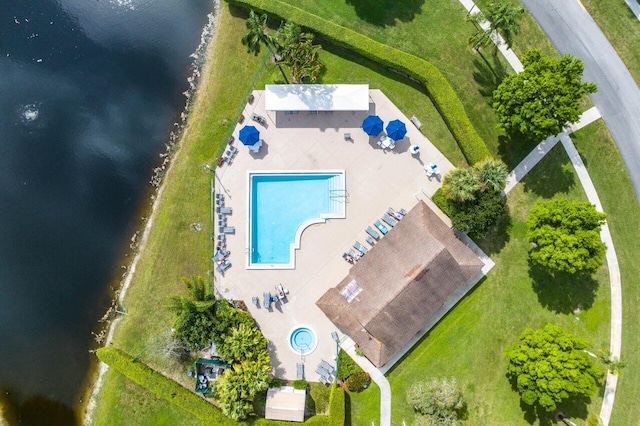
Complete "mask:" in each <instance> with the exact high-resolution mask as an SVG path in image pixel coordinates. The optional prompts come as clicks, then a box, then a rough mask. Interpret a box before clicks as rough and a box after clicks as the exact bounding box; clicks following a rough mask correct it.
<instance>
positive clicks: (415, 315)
mask: <svg viewBox="0 0 640 426" xmlns="http://www.w3.org/2000/svg"><path fill="white" fill-rule="evenodd" d="M482 266H483V262H482V260H480V258H478V256H476V255H475V253H474V252H473V251H472V250H471V249H470V248H469V247H467V246H466V245H465V244H464V243H463V242H462V241H460V240H459V239H458V238H457V237H456V235H455V234H454V232H453V230H452V229H451V228H449V227H448V226H447V225H446V224H445V223H444V222H443V221H442V220H441V219H440V218H439V217H438V216H437V215H436V214H435V213H434V212H433V211H432V210H431V209H430V208H429V207H428V206H427V205H426V204H425V203H424V202H422V201H421V202H419V203H418V204H417V205H416V206H415V207H414V208H413V209H411V210H410V211H409V212H408V213H407V214H406V216H405V217H404V218H403V219H402V220H401V221H400V222H399V223H398V224H397V225H396V226H395V227H394V228H392V229H391V230H390V231H389V233H388V234H387V235H385V236H384V237H383V238H382V239H381V240H380V241H379V242H378V243H377V244H376V245H375V246H374V247H373V248H371V249H370V250H369V252H368V253H367V255H366V256H363V257H362V259H360V260H359V261H358V262H357V263H356V264H355V265H353V266H352V267H351V268H350V270H349V274H348V275H347V276H346V277H345V278H344V279H343V280H342V281H341V282H340V283H339V284H338V285H337V286H336V287H334V288H331V289H329V290H328V291H327V292H326V293H325V294H324V295H323V296H322V297H320V299H318V301H317V302H316V305H317V306H318V307H319V308H320V309H321V310H322V311H323V312H324V314H325V315H326V316H327V317H328V318H329V319H330V320H331V321H332V322H333V323H334V324H335V325H336V326H337V327H338V328H340V329H341V330H342V331H343V332H344V333H345V334H347V335H348V336H349V337H351V338H352V339H353V340H354V341H355V342H356V343H357V344H358V346H359V348H360V350H361V351H362V352H363V353H364V355H365V356H366V357H367V358H368V359H369V361H371V362H372V363H373V364H374V365H375V366H377V367H381V366H383V365H384V364H385V363H386V362H387V361H388V360H389V359H390V358H391V357H392V356H393V355H394V354H395V353H396V352H397V351H398V350H400V349H401V348H402V347H403V346H404V345H405V344H406V343H407V342H408V341H409V340H410V339H411V338H412V337H413V336H414V335H415V334H416V333H417V332H418V331H420V329H421V328H422V327H423V326H424V325H425V324H426V323H427V321H428V320H429V318H430V317H431V316H432V315H434V314H435V313H436V312H437V311H438V310H439V309H441V308H442V307H443V305H445V303H446V302H447V301H448V300H450V299H451V298H452V297H458V298H459V295H457V296H456V293H457V292H458V290H459V289H461V287H463V286H464V285H465V284H467V282H469V280H471V279H472V278H474V277H476V275H477V274H481V273H482V272H481V268H482ZM476 278H477V277H476Z"/></svg>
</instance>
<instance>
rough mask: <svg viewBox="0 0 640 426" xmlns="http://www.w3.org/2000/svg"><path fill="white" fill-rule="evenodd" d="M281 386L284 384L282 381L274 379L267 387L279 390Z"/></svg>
mask: <svg viewBox="0 0 640 426" xmlns="http://www.w3.org/2000/svg"><path fill="white" fill-rule="evenodd" d="M283 384H284V380H282V379H279V378H277V377H274V378H273V379H271V381H270V382H269V387H270V388H271V389H277V388H281V387H282V385H283Z"/></svg>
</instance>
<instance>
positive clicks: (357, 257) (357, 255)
mask: <svg viewBox="0 0 640 426" xmlns="http://www.w3.org/2000/svg"><path fill="white" fill-rule="evenodd" d="M347 254H349V255H351V257H353V258H354V259H355V260H356V261H358V260H360V258H361V257H362V254H361V253H360V252H359V251H357V250H354V249H351V250H349V251H348V252H347Z"/></svg>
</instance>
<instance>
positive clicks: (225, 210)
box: [216, 207, 233, 214]
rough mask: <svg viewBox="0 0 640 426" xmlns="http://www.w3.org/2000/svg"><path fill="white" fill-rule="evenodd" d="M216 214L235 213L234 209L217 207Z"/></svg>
mask: <svg viewBox="0 0 640 426" xmlns="http://www.w3.org/2000/svg"><path fill="white" fill-rule="evenodd" d="M216 213H220V214H231V213H233V209H232V208H231V207H216Z"/></svg>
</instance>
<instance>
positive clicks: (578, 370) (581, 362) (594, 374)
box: [504, 324, 602, 411]
mask: <svg viewBox="0 0 640 426" xmlns="http://www.w3.org/2000/svg"><path fill="white" fill-rule="evenodd" d="M586 348H587V343H586V342H585V341H584V340H582V339H578V338H577V337H575V336H572V335H571V334H568V333H565V332H564V331H563V330H562V329H561V328H560V327H558V326H556V325H553V324H547V325H546V326H545V327H544V328H542V329H539V330H533V329H531V328H527V329H526V330H525V331H523V332H522V334H521V335H520V342H519V343H518V344H515V345H511V346H508V347H507V348H506V349H505V351H504V356H505V357H506V359H507V375H508V376H509V377H510V378H512V379H513V380H514V381H515V383H516V386H517V388H518V392H519V393H520V396H521V398H522V401H523V402H524V403H526V404H528V405H536V404H538V405H540V406H541V407H543V408H544V409H545V410H546V411H553V410H555V409H556V406H557V404H558V403H559V402H562V401H564V400H566V399H569V398H572V397H575V396H592V395H595V394H596V392H598V381H599V379H600V377H601V376H602V371H601V370H600V369H599V368H598V367H597V366H596V364H595V363H594V361H593V359H592V358H591V357H590V356H589V354H588V353H587V352H586V350H585V349H586Z"/></svg>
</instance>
